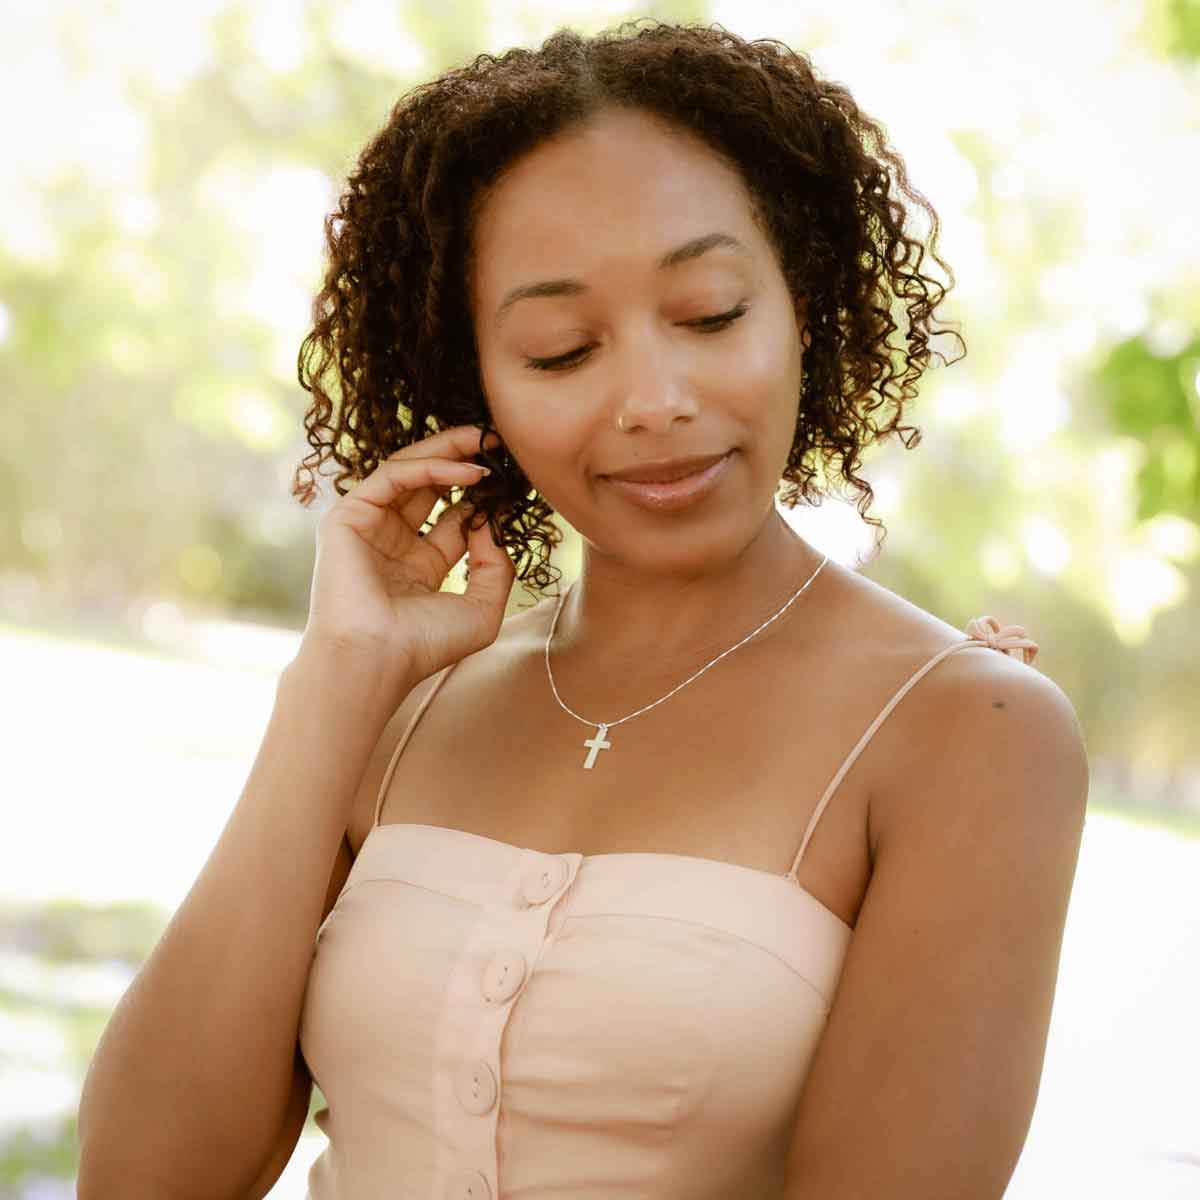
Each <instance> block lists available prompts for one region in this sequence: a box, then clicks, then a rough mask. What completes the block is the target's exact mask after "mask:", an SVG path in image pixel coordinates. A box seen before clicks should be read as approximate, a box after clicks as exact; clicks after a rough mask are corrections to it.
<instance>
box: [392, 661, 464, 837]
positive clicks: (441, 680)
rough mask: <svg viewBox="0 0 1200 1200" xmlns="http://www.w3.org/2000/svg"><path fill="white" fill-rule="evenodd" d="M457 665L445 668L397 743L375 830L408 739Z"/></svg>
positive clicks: (452, 664) (453, 664)
mask: <svg viewBox="0 0 1200 1200" xmlns="http://www.w3.org/2000/svg"><path fill="white" fill-rule="evenodd" d="M457 665H458V664H457V663H451V664H450V665H449V666H447V667H443V668H442V669H441V672H440V673H439V674H438V678H437V682H436V683H435V684H434V685H433V687H431V688H430V689H429V691H427V692H426V693H425V699H424V700H422V701H421V703H420V704H419V705H418V706H417V711H416V712H415V713H413V715H412V717H411V719H410V720H409V722H408V725H407V727H406V728H405V730H404V734H403V735H402V736H401V738H400V740H399V741H398V742H397V743H396V748H395V750H393V751H392V757H391V759H390V760H389V761H388V765H387V770H386V771H384V773H383V783H381V784H380V785H379V795H378V796H376V797H375V819H374V820H373V821H372V822H371V828H372V829H374V828H375V826H376V825H378V824H379V814H380V812H381V811H382V809H383V798H384V796H385V795H386V794H387V790H388V784H390V783H391V782H392V774H393V772H394V771H395V770H396V763H397V762H399V761H400V755H401V754H402V753H403V751H404V747H405V746H406V745H407V744H408V739H409V738H410V737H412V731H413V730H414V729H416V727H417V722H418V721H419V720H420V719H421V714H422V713H424V711H425V710H426V709H427V708H428V707H429V702H430V701H431V700H432V699H433V698H434V696H436V695H437V694H438V692H439V691H440V690H441V687H442V684H443V683H445V682H446V676H447V675H449V674H450V672H451V671H453V670H454V668H455V667H456V666H457Z"/></svg>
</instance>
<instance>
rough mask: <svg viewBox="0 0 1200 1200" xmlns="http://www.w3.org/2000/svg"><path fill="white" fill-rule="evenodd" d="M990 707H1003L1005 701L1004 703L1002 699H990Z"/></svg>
mask: <svg viewBox="0 0 1200 1200" xmlns="http://www.w3.org/2000/svg"><path fill="white" fill-rule="evenodd" d="M992 707H993V708H1004V707H1005V703H1004V701H1003V700H993V701H992Z"/></svg>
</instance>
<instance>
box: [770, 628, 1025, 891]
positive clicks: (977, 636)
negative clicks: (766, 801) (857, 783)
mask: <svg viewBox="0 0 1200 1200" xmlns="http://www.w3.org/2000/svg"><path fill="white" fill-rule="evenodd" d="M966 632H967V636H966V639H965V640H963V641H961V642H952V643H951V644H950V645H949V646H946V647H945V648H944V649H942V650H939V651H938V652H937V653H936V654H935V655H934V656H933V657H932V658H931V659H929V660H928V661H927V662H926V663H925V664H924V666H922V667H919V668H918V669H917V670H916V671H915V672H914V673H913V674H912V675H910V676H909V678H908V680H907V682H905V683H904V685H903V686H902V687H901V688H900V689H899V690H898V691H897V692H896V694H895V695H894V696H893V697H892V698H891V699H890V700H889V701H888V702H887V704H886V705H885V706H884V708H883V710H882V712H880V714H879V715H878V716H877V717H876V718H875V720H874V721H872V722H871V724H870V725H869V726H868V727H867V731H866V733H864V734H863V735H862V737H861V738H859V739H858V744H857V745H856V746H855V747H854V749H853V750H851V751H850V753H849V754H848V755H847V756H846V761H845V762H843V763H842V765H841V766H840V767H839V768H838V772H837V774H836V775H834V777H833V779H832V780H830V783H829V786H828V787H827V788H826V789H825V794H824V795H823V796H822V797H821V802H820V803H819V804H818V805H817V807H816V808H815V809H814V810H813V815H812V816H811V817H810V818H809V821H808V828H807V829H805V831H804V837H803V838H802V839H801V842H800V849H799V850H798V851H797V852H796V857H795V858H794V859H793V860H792V865H791V867H790V868H789V869H788V872H787V874H788V876H790V877H791V878H792V879H795V877H796V872H797V871H798V870H799V868H800V860H801V859H802V858H803V857H804V851H805V850H806V849H807V848H808V843H809V841H810V839H811V838H812V835H813V831H814V830H815V829H816V827H817V822H818V821H819V820H820V819H821V814H822V813H823V812H824V811H825V806H826V805H827V804H828V803H829V801H830V798H831V797H832V796H833V793H834V792H835V791H837V787H838V784H839V783H841V782H842V780H843V779H844V778H845V776H846V772H847V771H849V770H850V768H851V767H852V766H853V765H854V763H855V760H856V759H857V758H858V756H859V755H860V754H861V753H862V752H863V750H864V749H865V748H866V745H867V743H868V742H869V741H870V740H871V738H873V737H874V736H875V731H876V730H877V729H878V728H879V727H880V726H881V725H882V724H883V723H884V721H886V720H887V718H888V715H889V714H890V713H891V711H892V709H894V708H895V707H896V705H897V704H899V703H900V701H901V700H903V699H904V697H905V696H906V695H907V694H908V692H909V690H910V689H911V688H912V687H914V686H915V685H916V684H917V683H918V682H919V681H920V680H921V679H922V678H923V677H924V676H925V675H926V674H928V672H930V671H932V670H933V668H934V667H936V666H937V665H938V663H940V662H941V661H942V659H943V658H946V657H947V656H948V655H950V654H953V653H954V652H955V651H956V650H962V649H964V648H965V647H967V646H989V647H990V648H991V649H993V650H999V651H1001V652H1002V653H1004V654H1010V655H1012V656H1013V657H1014V658H1015V657H1018V656H1019V657H1020V658H1021V659H1022V661H1023V662H1024V663H1025V665H1026V666H1029V665H1030V664H1032V662H1033V660H1034V659H1035V658H1036V657H1037V652H1038V644H1037V642H1035V641H1034V640H1033V639H1032V638H1030V637H1027V636H1026V634H1025V629H1024V627H1023V626H1021V625H1004V626H1002V625H1001V624H1000V622H999V621H997V620H996V618H995V617H990V616H984V617H975V618H973V619H972V620H970V621H968V622H967V627H966Z"/></svg>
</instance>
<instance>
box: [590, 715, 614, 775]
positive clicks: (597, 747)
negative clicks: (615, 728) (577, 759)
mask: <svg viewBox="0 0 1200 1200" xmlns="http://www.w3.org/2000/svg"><path fill="white" fill-rule="evenodd" d="M607 732H608V726H607V725H599V726H597V728H596V736H595V737H590V738H587V739H586V740H585V741H584V743H583V744H584V745H585V746H587V747H588V756H587V759H586V760H585V761H584V764H583V769H584V770H585V771H590V770H591V769H592V767H593V766H595V764H596V755H597V754H599V753H600V751H601V750H611V749H612V742H606V741H605V740H604V735H605V734H606V733H607Z"/></svg>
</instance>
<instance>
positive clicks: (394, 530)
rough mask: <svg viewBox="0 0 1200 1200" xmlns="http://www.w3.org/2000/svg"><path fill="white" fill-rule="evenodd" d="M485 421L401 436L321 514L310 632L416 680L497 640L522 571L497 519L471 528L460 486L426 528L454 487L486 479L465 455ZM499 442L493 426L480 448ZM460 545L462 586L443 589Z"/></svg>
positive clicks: (314, 640) (317, 640)
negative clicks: (466, 526)
mask: <svg viewBox="0 0 1200 1200" xmlns="http://www.w3.org/2000/svg"><path fill="white" fill-rule="evenodd" d="M480 432H481V430H480V428H479V426H476V425H461V426H458V427H456V428H454V429H447V430H444V431H443V432H441V433H437V434H434V435H433V436H432V437H428V438H424V439H422V440H421V441H420V442H416V443H414V444H413V445H411V446H405V447H404V448H403V449H401V450H398V451H397V452H396V453H395V454H393V455H391V456H390V457H388V458H386V459H384V461H383V462H381V463H380V464H379V466H378V467H376V468H375V470H374V471H372V472H371V473H370V474H369V475H368V476H366V478H365V479H362V480H360V481H359V482H358V483H357V484H356V485H355V487H354V488H353V489H352V490H351V491H350V492H348V493H347V494H346V495H344V496H342V497H340V498H339V499H338V502H337V503H336V504H335V505H333V507H332V508H330V509H329V510H328V511H327V512H326V513H325V514H323V516H322V517H321V519H320V521H319V522H318V525H317V557H316V564H315V566H314V569H313V581H312V593H311V598H310V602H309V611H308V623H307V625H306V626H305V630H304V637H303V643H305V644H319V645H320V646H323V647H333V648H335V649H336V650H337V651H340V652H355V653H358V652H361V653H363V654H365V655H367V656H369V657H371V658H372V659H374V660H377V665H379V666H381V667H382V668H383V669H384V670H385V671H386V672H387V673H388V675H389V677H396V678H403V679H406V680H408V681H409V683H410V685H415V684H416V683H417V682H419V681H420V680H422V679H425V678H426V677H428V676H429V675H432V674H434V672H436V671H439V670H441V669H442V668H443V667H445V666H448V665H450V664H451V663H454V662H457V661H458V660H459V659H461V658H465V657H466V656H467V655H468V654H472V653H474V652H475V651H477V650H481V649H483V648H484V647H485V646H488V645H490V644H491V643H492V642H494V641H495V640H496V636H497V635H498V633H499V632H500V626H501V623H502V622H503V620H504V611H505V607H506V604H507V602H508V596H509V591H510V589H511V587H512V581H513V579H514V577H515V574H516V572H515V570H514V569H513V565H512V563H511V561H510V560H509V557H508V554H507V553H506V552H505V551H504V549H503V547H500V546H497V545H496V543H495V542H494V541H493V540H492V536H491V530H490V528H489V526H488V525H487V524H484V525H483V526H482V527H481V528H480V529H477V530H472V531H470V532H469V533H468V534H467V535H466V536H464V534H463V531H462V527H461V526H462V523H463V522H464V520H465V519H466V518H467V517H468V516H469V514H470V513H471V511H472V508H471V503H470V500H469V499H468V498H467V497H465V496H464V497H462V498H460V499H459V500H458V502H457V503H455V504H452V505H450V506H449V507H448V508H446V509H445V511H444V512H442V513H441V514H440V515H439V516H438V519H437V522H436V523H435V525H434V527H433V528H432V529H431V530H429V531H428V532H427V533H425V534H422V533H421V532H420V530H421V526H422V525H423V524H424V523H425V521H426V520H427V519H428V517H429V514H430V512H431V511H432V510H433V506H434V504H435V503H436V502H437V501H438V500H439V499H440V498H441V497H443V496H444V495H446V494H447V493H448V492H449V490H450V488H451V487H458V488H463V489H465V488H469V487H471V485H472V484H475V483H477V482H478V481H479V480H480V479H481V478H483V476H484V474H485V472H484V471H482V470H480V469H479V468H477V467H476V466H474V465H473V464H471V463H469V462H467V461H465V460H466V459H467V457H468V456H470V455H472V454H477V453H478V452H479V435H480ZM499 444H500V439H499V438H498V437H497V436H496V435H495V434H489V435H488V437H487V439H486V440H485V442H484V448H491V447H494V446H497V445H499ZM464 553H466V554H467V555H468V560H467V562H468V567H469V576H468V582H467V588H466V591H465V592H464V593H463V594H462V595H458V594H456V593H453V592H443V591H441V590H440V588H441V585H442V583H443V581H444V580H445V578H446V576H447V574H448V573H449V572H450V570H451V569H452V568H453V567H454V565H455V564H456V563H457V562H458V561H459V560H460V559H461V558H462V556H463V554H464Z"/></svg>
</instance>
